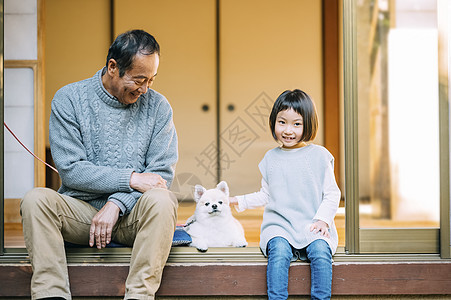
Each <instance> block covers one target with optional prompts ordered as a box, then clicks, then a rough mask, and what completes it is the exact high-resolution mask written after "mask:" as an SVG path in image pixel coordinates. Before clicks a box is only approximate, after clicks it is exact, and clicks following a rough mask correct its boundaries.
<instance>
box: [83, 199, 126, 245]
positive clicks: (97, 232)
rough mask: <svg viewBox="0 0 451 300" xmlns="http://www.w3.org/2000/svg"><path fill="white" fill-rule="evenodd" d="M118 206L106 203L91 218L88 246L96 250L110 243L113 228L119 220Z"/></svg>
mask: <svg viewBox="0 0 451 300" xmlns="http://www.w3.org/2000/svg"><path fill="white" fill-rule="evenodd" d="M119 211H120V209H119V206H117V205H116V204H114V203H113V202H107V203H106V204H105V205H104V206H103V207H102V209H101V210H100V211H99V212H98V213H97V214H96V215H95V216H94V218H92V222H91V229H90V230H89V246H91V247H92V246H94V242H95V243H96V245H97V248H98V249H102V248H105V247H106V245H107V244H109V243H110V242H111V233H112V231H113V226H114V225H115V224H116V222H117V219H118V218H119Z"/></svg>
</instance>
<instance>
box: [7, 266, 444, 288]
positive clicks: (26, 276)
mask: <svg viewBox="0 0 451 300" xmlns="http://www.w3.org/2000/svg"><path fill="white" fill-rule="evenodd" d="M68 268H69V277H70V283H71V291H72V295H73V296H79V297H85V296H86V297H96V296H104V297H108V296H119V297H120V296H123V295H124V283H125V279H126V277H127V273H128V269H129V265H128V264H127V263H108V264H105V263H94V264H92V263H91V264H86V263H76V264H74V263H72V264H69V267H68ZM99 274H102V276H99ZM30 279H31V266H30V264H29V263H21V264H0V282H1V285H0V297H14V296H16V297H18V296H30ZM450 283H451V261H447V260H436V261H424V262H421V261H415V262H335V263H334V265H333V286H332V293H333V295H451V284H450ZM309 287H310V267H309V264H307V263H302V262H296V263H293V264H292V266H291V268H290V282H289V293H290V295H309V292H310V291H309ZM265 294H266V263H264V262H258V263H240V262H234V263H227V262H214V263H168V264H167V266H166V267H165V269H164V273H163V280H162V284H161V287H160V290H159V291H158V295H160V296H250V295H254V296H259V295H265Z"/></svg>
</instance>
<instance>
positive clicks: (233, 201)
mask: <svg viewBox="0 0 451 300" xmlns="http://www.w3.org/2000/svg"><path fill="white" fill-rule="evenodd" d="M229 203H230V205H238V198H237V197H229Z"/></svg>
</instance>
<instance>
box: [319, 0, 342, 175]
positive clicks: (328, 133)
mask: <svg viewBox="0 0 451 300" xmlns="http://www.w3.org/2000/svg"><path fill="white" fill-rule="evenodd" d="M338 2H339V1H338V0H323V2H322V4H323V6H322V12H323V13H322V15H323V16H322V23H323V95H324V103H323V105H324V117H323V121H324V123H323V124H324V146H325V147H326V148H327V149H328V150H329V151H330V153H332V155H333V156H334V157H335V178H336V179H337V183H338V184H340V182H341V181H340V168H341V154H340V61H339V58H340V51H339V47H340V42H339V28H340V27H339V13H340V12H339V6H338V5H339V3H338Z"/></svg>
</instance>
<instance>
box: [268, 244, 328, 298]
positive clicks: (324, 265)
mask: <svg viewBox="0 0 451 300" xmlns="http://www.w3.org/2000/svg"><path fill="white" fill-rule="evenodd" d="M302 250H304V249H302ZM293 251H296V249H294V248H292V247H291V245H290V243H288V241H287V240H286V239H284V238H283V237H275V238H272V239H271V240H270V241H269V242H268V246H267V252H268V266H267V269H266V282H267V286H268V299H270V300H273V299H287V298H288V270H289V268H290V262H291V260H292V258H293ZM305 252H306V254H307V258H308V259H309V261H310V277H311V287H310V293H311V298H312V299H330V297H331V293H332V253H331V250H330V247H329V245H328V244H327V242H326V241H324V240H316V241H313V242H312V243H311V244H310V245H308V246H307V247H306V248H305Z"/></svg>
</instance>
